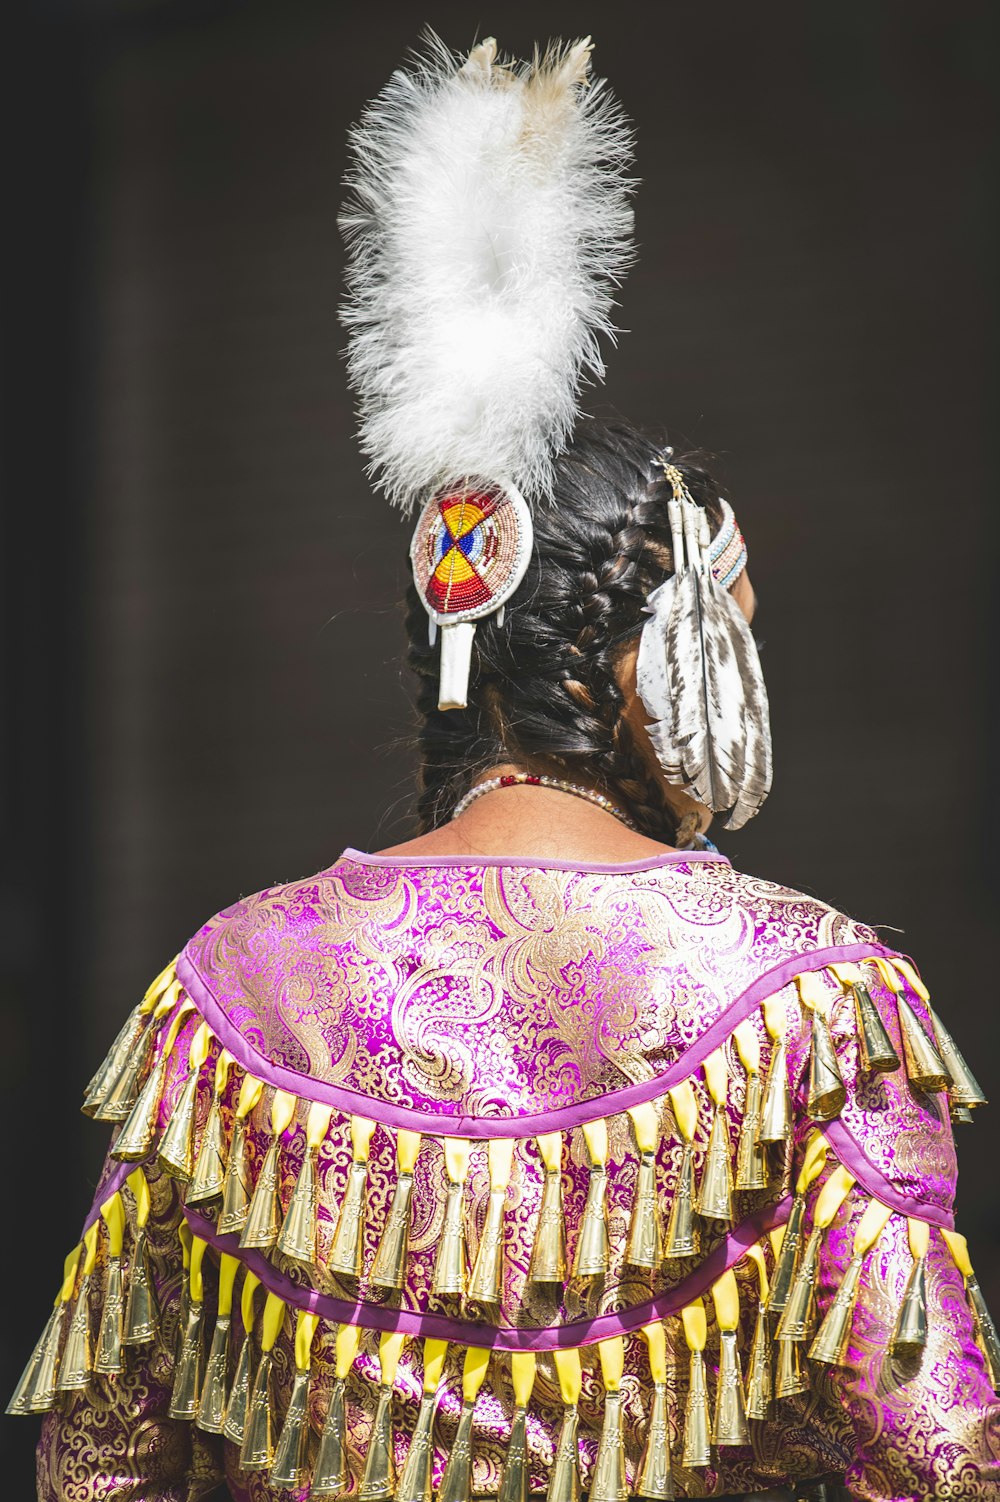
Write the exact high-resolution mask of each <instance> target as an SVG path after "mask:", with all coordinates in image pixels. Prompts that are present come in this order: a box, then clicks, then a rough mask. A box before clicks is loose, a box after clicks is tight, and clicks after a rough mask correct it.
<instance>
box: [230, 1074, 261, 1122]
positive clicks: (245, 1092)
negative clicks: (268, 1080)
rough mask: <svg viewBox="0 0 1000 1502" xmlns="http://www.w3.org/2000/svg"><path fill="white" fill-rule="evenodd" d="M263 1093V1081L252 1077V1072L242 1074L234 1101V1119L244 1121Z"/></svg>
mask: <svg viewBox="0 0 1000 1502" xmlns="http://www.w3.org/2000/svg"><path fill="white" fill-rule="evenodd" d="M263 1093H264V1081H263V1080H257V1079H254V1077H253V1075H252V1074H247V1075H244V1077H243V1083H242V1085H241V1086H240V1093H239V1099H238V1100H237V1102H236V1119H237V1121H245V1120H246V1118H247V1117H248V1116H249V1115H250V1112H251V1111H252V1110H253V1108H254V1106H255V1105H256V1104H257V1102H258V1101H259V1100H260V1098H261V1096H262V1095H263Z"/></svg>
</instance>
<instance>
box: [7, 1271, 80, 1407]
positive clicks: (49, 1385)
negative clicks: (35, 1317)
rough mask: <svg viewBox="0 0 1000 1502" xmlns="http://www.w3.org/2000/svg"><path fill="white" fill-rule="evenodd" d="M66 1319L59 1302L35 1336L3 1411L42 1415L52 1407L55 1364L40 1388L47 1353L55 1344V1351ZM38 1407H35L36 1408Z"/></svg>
mask: <svg viewBox="0 0 1000 1502" xmlns="http://www.w3.org/2000/svg"><path fill="white" fill-rule="evenodd" d="M65 1317H66V1305H65V1304H64V1303H63V1301H62V1299H59V1300H58V1302H57V1303H56V1304H55V1305H54V1306H53V1309H52V1313H51V1314H50V1315H49V1317H48V1319H47V1320H46V1321H45V1329H44V1330H43V1331H42V1333H41V1335H40V1336H39V1337H38V1341H37V1343H36V1345H35V1349H34V1350H33V1351H32V1353H31V1355H30V1356H29V1357H28V1364H27V1366H26V1367H25V1368H24V1371H23V1372H22V1373H21V1377H20V1380H19V1382H18V1384H17V1386H16V1387H15V1389H14V1392H13V1395H12V1397H11V1400H10V1402H9V1403H8V1404H7V1407H6V1408H5V1410H4V1412H5V1413H9V1414H11V1415H12V1416H13V1415H19V1414H24V1413H40V1412H45V1411H46V1410H47V1409H48V1408H49V1407H51V1405H52V1402H53V1400H54V1398H55V1395H56V1390H55V1363H54V1362H53V1364H52V1371H51V1377H49V1376H48V1375H46V1377H45V1379H44V1385H43V1366H44V1365H45V1358H46V1353H47V1352H48V1351H50V1350H51V1349H52V1347H53V1344H54V1343H55V1348H56V1350H58V1341H59V1337H60V1336H61V1335H62V1326H63V1321H64V1319H65ZM36 1404H37V1405H38V1406H35V1405H36Z"/></svg>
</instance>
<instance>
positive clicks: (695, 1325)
mask: <svg viewBox="0 0 1000 1502" xmlns="http://www.w3.org/2000/svg"><path fill="white" fill-rule="evenodd" d="M681 1324H682V1325H683V1326H684V1339H685V1340H686V1341H687V1344H688V1350H689V1351H703V1350H704V1349H705V1343H706V1341H707V1340H708V1318H707V1316H706V1314H705V1304H704V1301H703V1300H702V1299H695V1300H694V1301H693V1303H690V1304H688V1305H687V1306H686V1307H685V1308H684V1309H682V1310H681Z"/></svg>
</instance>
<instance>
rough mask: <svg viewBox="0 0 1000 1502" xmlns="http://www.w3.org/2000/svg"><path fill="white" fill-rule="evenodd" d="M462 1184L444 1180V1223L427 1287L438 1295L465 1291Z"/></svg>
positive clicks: (465, 1268) (465, 1264)
mask: <svg viewBox="0 0 1000 1502" xmlns="http://www.w3.org/2000/svg"><path fill="white" fill-rule="evenodd" d="M464 1190H465V1186H464V1184H460V1183H456V1182H454V1181H452V1180H449V1182H448V1191H447V1200H446V1202H445V1210H444V1226H443V1227H442V1230H441V1239H440V1241H439V1242H438V1246H437V1252H436V1254H435V1257H434V1270H433V1272H432V1274H431V1291H432V1292H433V1293H436V1294H437V1295H438V1296H439V1297H440V1296H442V1295H446V1294H450V1295H454V1296H455V1297H458V1298H460V1297H461V1296H462V1295H463V1294H464V1293H465V1283H466V1277H467V1258H466V1252H465V1223H464V1220H463V1216H462V1201H463V1197H464Z"/></svg>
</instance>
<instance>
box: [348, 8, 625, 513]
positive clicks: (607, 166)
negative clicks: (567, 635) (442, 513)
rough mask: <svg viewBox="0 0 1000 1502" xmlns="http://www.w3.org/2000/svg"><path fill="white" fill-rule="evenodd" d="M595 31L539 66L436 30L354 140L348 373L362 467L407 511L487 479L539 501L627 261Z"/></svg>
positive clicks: (610, 115) (609, 331) (595, 367)
mask: <svg viewBox="0 0 1000 1502" xmlns="http://www.w3.org/2000/svg"><path fill="white" fill-rule="evenodd" d="M590 50H591V44H590V41H589V39H587V40H584V41H580V42H575V43H572V44H571V45H568V46H562V45H553V46H551V47H550V48H549V50H548V51H547V52H546V53H545V54H544V55H543V56H537V55H536V57H535V59H534V61H533V62H531V63H513V62H505V61H502V60H498V58H497V49H496V43H495V42H494V41H493V40H492V39H491V40H488V41H485V42H482V43H481V44H480V45H479V46H478V47H476V48H475V49H474V50H473V52H472V53H471V54H470V55H469V57H468V58H467V59H466V60H465V61H464V62H461V61H460V60H459V59H457V58H456V57H454V56H453V55H452V54H451V52H450V51H449V50H448V49H447V48H446V47H445V46H444V44H443V43H442V42H441V41H440V40H439V39H438V38H436V37H434V36H431V37H430V39H429V44H428V51H427V55H426V56H425V57H423V58H421V59H420V60H418V62H417V63H416V64H415V65H414V66H413V67H412V68H410V69H409V70H399V71H397V72H396V73H395V74H394V75H393V77H392V79H391V80H390V82H389V83H388V85H387V86H386V88H385V89H384V90H383V91H382V93H381V94H379V95H378V97H377V98H376V99H374V100H373V101H372V103H371V104H370V105H369V106H368V107H367V109H366V111H365V113H364V115H363V117H362V119H361V123H360V124H359V125H358V126H357V127H356V128H355V129H354V131H353V132H352V134H351V149H352V164H351V168H350V171H349V174H348V178H347V186H348V189H349V193H350V197H349V201H348V203H347V204H346V205H345V208H344V210H343V213H342V215H341V226H342V229H343V231H344V234H345V238H346V241H347V245H348V271H347V286H348V295H347V298H346V301H345V303H344V306H343V308H342V314H341V316H342V320H343V322H344V324H345V326H346V327H347V329H348V331H349V345H348V367H349V372H350V379H351V382H352V385H353V387H354V389H355V391H356V392H357V395H358V398H359V417H360V437H361V445H362V449H363V451H364V452H365V454H366V455H367V456H368V458H369V460H370V465H369V473H370V474H371V475H372V476H373V477H374V478H375V479H376V481H377V482H378V484H379V485H380V487H381V488H382V489H383V490H384V491H385V493H386V494H387V496H388V497H389V499H390V500H391V501H392V502H393V503H394V504H396V505H398V506H400V507H401V508H402V509H404V510H406V511H410V510H412V509H413V507H414V506H415V505H416V504H417V503H418V502H419V501H421V500H423V499H426V496H427V493H428V491H430V490H433V489H434V488H436V487H437V486H438V485H440V484H441V483H442V482H444V481H449V480H451V481H453V480H455V479H456V478H462V477H467V476H474V475H478V476H485V477H489V478H494V479H499V480H507V481H509V482H511V483H512V484H513V485H514V486H516V487H517V489H518V490H519V491H520V492H521V493H522V494H523V495H524V496H525V497H526V498H527V499H528V500H536V501H537V500H539V499H541V498H544V497H545V496H546V494H547V493H548V489H549V486H550V482H551V476H552V462H553V458H554V457H555V456H556V455H557V454H558V453H559V452H560V451H561V450H562V448H563V447H564V446H565V443H566V441H567V439H568V437H569V434H570V432H571V429H572V427H573V424H574V422H575V420H576V418H577V416H578V415H579V409H578V404H577V403H578V394H579V388H580V384H581V381H582V380H583V379H584V378H585V377H586V376H589V377H591V378H593V379H600V378H601V377H602V376H603V374H604V362H603V358H602V354H601V348H600V343H599V340H600V336H601V335H606V336H608V337H610V338H612V339H613V337H614V332H615V331H614V326H613V324H612V321H611V310H612V307H613V302H614V295H615V289H616V287H617V285H618V283H619V281H620V279H621V277H622V275H623V273H624V271H625V269H626V268H627V266H628V264H629V261H630V259H631V254H632V251H631V233H632V211H631V207H630V203H629V195H630V192H631V189H632V187H633V182H632V181H631V180H630V179H629V178H628V177H627V176H626V169H627V166H628V163H629V160H630V157H631V151H632V131H631V127H630V126H629V124H628V122H627V120H626V118H625V117H624V115H623V114H622V111H621V109H620V107H619V105H618V104H617V103H616V101H615V100H614V99H613V98H612V96H611V94H610V92H609V90H608V88H607V86H606V84H605V83H604V82H603V81H602V80H600V79H591V78H590V77H589V64H590Z"/></svg>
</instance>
